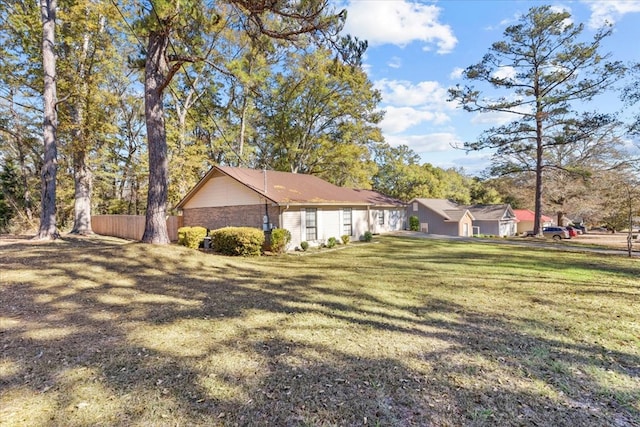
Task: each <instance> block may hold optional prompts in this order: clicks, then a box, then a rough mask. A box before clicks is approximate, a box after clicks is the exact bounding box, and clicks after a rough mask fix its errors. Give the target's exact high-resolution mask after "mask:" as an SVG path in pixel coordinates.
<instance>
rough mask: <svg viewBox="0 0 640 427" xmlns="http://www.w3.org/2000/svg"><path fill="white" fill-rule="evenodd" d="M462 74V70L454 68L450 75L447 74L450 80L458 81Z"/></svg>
mask: <svg viewBox="0 0 640 427" xmlns="http://www.w3.org/2000/svg"><path fill="white" fill-rule="evenodd" d="M462 73H464V68H460V67H455V68H454V69H453V71H451V74H449V78H450V79H451V80H459V79H461V78H462Z"/></svg>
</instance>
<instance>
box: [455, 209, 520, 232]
mask: <svg viewBox="0 0 640 427" xmlns="http://www.w3.org/2000/svg"><path fill="white" fill-rule="evenodd" d="M466 208H467V209H469V212H471V215H473V218H474V220H473V228H474V234H487V235H492V236H502V237H504V236H515V235H516V234H517V224H518V221H517V219H516V214H515V213H514V211H513V209H511V205H510V204H508V203H505V204H498V205H480V204H479V205H471V206H466Z"/></svg>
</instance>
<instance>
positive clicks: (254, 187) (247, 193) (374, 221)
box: [176, 166, 406, 247]
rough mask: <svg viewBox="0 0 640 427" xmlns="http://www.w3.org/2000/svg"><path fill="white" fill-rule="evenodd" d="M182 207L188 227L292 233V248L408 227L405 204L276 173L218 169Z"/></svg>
mask: <svg viewBox="0 0 640 427" xmlns="http://www.w3.org/2000/svg"><path fill="white" fill-rule="evenodd" d="M176 207H177V208H178V209H179V210H181V211H182V215H183V224H184V226H196V225H199V226H202V227H206V228H208V229H218V228H222V227H227V226H237V227H239V226H245V227H258V228H261V229H263V230H265V231H269V230H271V229H273V228H284V229H287V230H289V232H290V233H291V244H290V246H291V247H295V246H298V245H300V243H301V242H303V241H307V242H309V243H310V244H312V245H313V244H321V243H324V242H326V241H327V239H329V238H330V237H335V238H337V239H338V241H340V237H341V236H343V235H348V236H350V237H351V239H352V240H359V239H361V238H362V237H363V235H364V234H365V232H367V231H369V232H371V233H373V234H378V233H385V232H389V231H397V230H404V229H405V228H406V216H405V213H406V208H405V204H404V203H402V202H401V201H399V200H396V199H393V198H391V197H387V196H385V195H383V194H380V193H378V192H376V191H372V190H355V189H351V188H345V187H338V186H336V185H333V184H330V183H328V182H326V181H324V180H322V179H320V178H318V177H315V176H312V175H304V174H294V173H288V172H276V171H271V170H254V169H245V168H234V167H226V166H224V167H223V166H214V167H213V168H211V170H210V171H209V172H208V173H207V174H206V175H205V176H204V178H202V179H201V180H200V182H198V184H196V186H195V187H194V188H193V189H192V190H191V191H189V193H188V194H187V195H186V196H185V197H184V199H182V200H181V201H180V203H178V205H177V206H176Z"/></svg>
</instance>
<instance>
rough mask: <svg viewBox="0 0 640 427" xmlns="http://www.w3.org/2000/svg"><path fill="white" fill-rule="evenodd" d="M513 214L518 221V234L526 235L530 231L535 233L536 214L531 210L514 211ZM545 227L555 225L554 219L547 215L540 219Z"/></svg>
mask: <svg viewBox="0 0 640 427" xmlns="http://www.w3.org/2000/svg"><path fill="white" fill-rule="evenodd" d="M513 212H514V213H515V215H516V219H517V220H518V227H517V231H518V234H524V233H526V232H528V231H533V222H534V219H535V212H533V211H532V210H530V209H514V210H513ZM540 221H541V222H542V226H543V227H550V226H552V225H554V223H553V219H552V218H551V217H548V216H546V215H542V216H541V217H540Z"/></svg>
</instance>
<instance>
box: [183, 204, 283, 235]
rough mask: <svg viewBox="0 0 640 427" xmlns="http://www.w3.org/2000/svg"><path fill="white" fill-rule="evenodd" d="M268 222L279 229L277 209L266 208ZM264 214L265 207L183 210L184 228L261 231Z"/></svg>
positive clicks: (274, 207) (248, 206)
mask: <svg viewBox="0 0 640 427" xmlns="http://www.w3.org/2000/svg"><path fill="white" fill-rule="evenodd" d="M268 209H269V222H270V223H271V224H273V226H274V227H279V226H280V225H279V223H278V221H279V215H278V213H279V209H278V208H277V207H276V206H271V205H269V206H268ZM264 214H265V205H246V206H224V207H215V208H193V209H184V211H183V212H182V215H183V217H184V226H185V227H193V226H196V225H199V226H202V227H206V228H208V229H210V230H216V229H218V228H222V227H255V228H260V229H262V217H263V216H264Z"/></svg>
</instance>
